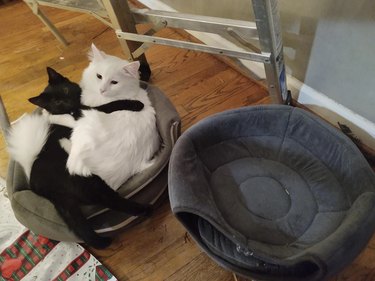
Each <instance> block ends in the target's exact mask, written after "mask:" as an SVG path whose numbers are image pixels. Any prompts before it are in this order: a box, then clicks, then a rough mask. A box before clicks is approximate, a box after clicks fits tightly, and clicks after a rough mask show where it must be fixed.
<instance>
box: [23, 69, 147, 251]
mask: <svg viewBox="0 0 375 281" xmlns="http://www.w3.org/2000/svg"><path fill="white" fill-rule="evenodd" d="M48 76H49V85H48V86H47V88H46V89H45V91H44V92H43V93H42V94H41V95H40V96H44V97H43V98H32V100H33V101H34V102H35V101H36V102H37V104H38V105H40V106H42V107H43V108H45V109H47V110H48V111H51V112H53V113H56V112H58V114H63V113H71V112H72V110H73V111H74V112H76V111H75V110H76V108H73V107H74V106H77V105H78V106H80V103H77V101H79V98H80V95H81V90H80V88H79V86H78V85H77V84H75V83H72V82H70V81H69V80H68V79H67V78H65V77H63V76H61V75H60V74H58V73H57V72H55V71H54V70H53V69H50V68H49V69H48ZM46 97H47V98H46ZM126 104H127V106H128V108H129V106H130V107H131V109H130V110H134V104H133V103H132V102H131V103H130V104H129V103H126ZM141 104H142V103H141ZM122 105H123V106H124V104H122ZM136 106H138V107H137V108H138V109H139V110H141V109H142V108H143V104H142V106H140V105H139V104H136ZM103 107H104V110H103V111H104V112H107V113H110V108H114V110H121V108H120V107H121V105H120V104H115V105H112V106H111V105H109V106H108V105H106V106H103ZM141 107H142V108H141ZM99 109H100V107H99ZM122 110H123V108H122ZM64 111H65V112H64ZM136 111H137V110H136ZM70 134H71V129H69V128H66V127H63V126H58V125H52V126H51V129H50V135H49V137H48V140H47V142H46V144H45V145H44V147H43V149H42V151H41V152H40V154H39V155H38V157H37V159H36V160H35V162H34V164H33V166H32V169H31V174H30V187H31V189H32V190H33V191H34V192H35V193H37V194H39V195H41V196H43V197H45V198H47V199H49V200H50V201H51V202H52V203H53V204H54V206H55V208H56V210H57V212H58V213H59V214H60V215H61V217H62V218H63V219H64V221H65V222H66V224H67V225H68V226H69V227H70V228H71V229H72V231H73V232H74V233H75V234H76V235H77V236H78V237H80V238H81V239H82V240H83V241H84V242H86V243H87V244H88V245H90V246H93V247H95V248H105V247H107V246H109V244H110V243H111V239H110V238H108V237H101V236H99V235H98V234H96V233H95V231H94V230H93V229H92V227H91V226H90V225H89V223H88V221H87V220H86V218H85V217H84V215H83V213H82V211H81V208H80V206H81V205H85V204H96V205H102V206H103V207H107V208H110V209H113V210H116V211H121V212H125V213H127V214H130V215H135V216H139V215H140V216H144V215H149V214H150V212H151V207H150V206H149V205H141V204H139V203H136V202H133V201H131V200H128V199H125V198H122V197H121V196H120V195H119V194H118V193H117V192H115V191H113V190H112V189H111V188H110V187H109V186H108V185H107V184H106V183H105V182H104V181H103V180H102V179H101V178H100V177H98V176H95V175H93V176H91V177H81V176H72V175H70V174H69V172H68V171H67V169H66V161H67V159H68V155H67V153H66V152H65V151H64V150H63V149H62V148H61V146H60V144H59V140H60V139H61V138H69V136H70Z"/></svg>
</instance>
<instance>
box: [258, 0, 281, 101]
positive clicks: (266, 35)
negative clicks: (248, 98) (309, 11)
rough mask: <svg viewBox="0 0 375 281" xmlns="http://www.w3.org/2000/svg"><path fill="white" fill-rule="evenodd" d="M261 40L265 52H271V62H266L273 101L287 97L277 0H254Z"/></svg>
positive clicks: (269, 89) (262, 49)
mask: <svg viewBox="0 0 375 281" xmlns="http://www.w3.org/2000/svg"><path fill="white" fill-rule="evenodd" d="M252 3H253V9H254V14H255V22H256V25H257V30H258V35H259V42H260V47H261V51H262V52H263V53H270V54H271V58H270V63H269V64H266V63H265V64H264V68H265V71H266V78H267V84H268V91H269V93H270V96H271V98H272V100H273V102H276V103H283V102H284V101H285V100H286V99H287V87H286V74H285V65H284V56H283V42H282V36H281V26H280V17H279V13H278V9H277V0H252Z"/></svg>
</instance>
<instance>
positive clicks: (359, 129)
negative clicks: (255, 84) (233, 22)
mask: <svg viewBox="0 0 375 281" xmlns="http://www.w3.org/2000/svg"><path fill="white" fill-rule="evenodd" d="M138 1H139V2H140V3H142V4H143V5H145V6H147V7H149V8H150V9H153V10H163V11H170V12H176V10H175V9H173V8H172V7H170V6H169V5H167V4H165V3H163V2H161V1H160V0H138ZM186 31H187V32H189V33H190V34H191V35H193V36H194V37H196V38H197V39H198V40H200V41H202V42H203V43H205V44H207V45H212V46H218V47H223V48H229V49H233V50H243V49H241V48H240V47H238V46H237V45H235V44H233V43H232V42H230V41H228V40H227V39H225V38H223V37H221V36H219V35H215V34H211V33H204V32H198V31H191V30H186ZM240 62H241V63H242V64H243V66H245V67H246V68H248V69H249V70H250V71H251V72H252V73H253V74H255V75H256V77H258V79H259V80H261V79H264V78H265V73H264V67H263V64H261V63H257V62H251V61H247V60H240ZM287 81H288V88H289V89H290V90H291V92H292V97H293V99H294V100H296V101H297V102H298V103H300V104H302V105H304V106H305V107H306V108H308V109H310V110H311V111H312V112H314V113H316V114H317V115H319V116H321V117H323V118H324V119H325V120H327V121H328V122H330V123H331V124H333V125H334V126H336V127H337V122H340V123H342V124H346V125H347V126H348V127H350V129H351V130H352V131H353V133H354V134H355V135H356V136H357V137H358V138H359V139H360V140H361V141H362V142H363V144H365V145H366V146H368V147H370V148H371V149H373V150H375V123H373V122H371V121H369V120H367V119H366V118H364V117H362V116H360V115H358V114H357V113H355V112H354V111H352V110H350V109H348V108H347V107H345V106H343V105H341V104H339V103H337V102H336V101H334V100H332V99H330V98H329V97H327V96H326V95H324V94H323V93H320V92H318V91H316V90H315V89H313V88H311V87H309V86H307V85H306V84H303V83H302V82H301V81H299V80H297V79H296V78H294V77H292V76H290V75H288V76H287Z"/></svg>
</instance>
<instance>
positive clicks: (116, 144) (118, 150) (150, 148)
mask: <svg viewBox="0 0 375 281" xmlns="http://www.w3.org/2000/svg"><path fill="white" fill-rule="evenodd" d="M91 49H92V53H91V54H90V55H89V58H90V60H91V62H90V64H89V66H88V67H87V68H86V69H85V70H84V72H83V76H82V81H81V83H80V86H81V87H82V96H81V102H82V104H84V105H88V106H99V105H102V104H106V103H108V102H111V101H115V100H121V99H130V100H138V101H141V102H142V103H143V104H144V108H143V109H142V110H141V111H139V112H134V111H116V112H113V113H111V114H103V113H101V112H98V111H91V110H85V111H84V113H83V117H82V118H80V119H79V120H77V121H73V120H72V118H70V117H67V116H64V117H63V116H58V115H54V116H52V117H53V118H51V121H52V122H53V123H58V124H62V125H67V126H69V127H73V132H72V135H71V137H70V141H71V144H70V145H69V144H68V143H66V141H65V142H62V144H63V146H65V148H66V149H67V150H70V152H69V157H68V161H67V168H68V170H69V173H70V174H72V175H74V174H76V175H81V176H89V175H91V174H96V175H98V176H99V177H101V178H102V179H103V180H104V181H105V182H106V183H107V184H108V185H109V186H110V187H111V188H113V189H115V190H116V189H118V188H119V187H120V186H121V185H122V184H123V183H124V182H125V181H126V180H128V179H129V178H130V177H131V176H133V175H134V174H136V173H139V172H140V171H142V170H144V169H146V168H148V167H150V166H151V165H152V164H153V160H152V158H153V156H154V154H155V153H156V152H157V151H158V149H159V146H160V138H159V134H158V131H157V128H156V119H155V110H154V108H153V107H152V104H151V101H150V100H149V98H148V96H147V92H146V91H145V90H143V89H142V88H141V87H140V86H139V74H138V69H139V62H137V61H135V62H128V61H126V60H122V59H120V58H118V57H114V56H110V55H107V54H105V53H104V52H102V51H100V50H98V49H97V48H96V47H95V45H94V44H93V45H92V46H91ZM64 118H65V119H64ZM63 119H64V120H63Z"/></svg>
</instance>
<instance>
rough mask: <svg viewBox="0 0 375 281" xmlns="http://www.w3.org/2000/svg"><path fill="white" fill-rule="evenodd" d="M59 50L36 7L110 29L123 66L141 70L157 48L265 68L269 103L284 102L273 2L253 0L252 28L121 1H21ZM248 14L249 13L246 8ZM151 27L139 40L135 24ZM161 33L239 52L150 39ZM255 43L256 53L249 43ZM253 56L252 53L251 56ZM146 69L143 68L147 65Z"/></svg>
mask: <svg viewBox="0 0 375 281" xmlns="http://www.w3.org/2000/svg"><path fill="white" fill-rule="evenodd" d="M24 1H25V2H26V3H27V4H28V6H29V7H30V8H31V9H32V11H33V12H34V13H35V14H36V15H37V16H38V17H39V18H40V19H41V20H42V21H43V22H44V23H45V24H46V26H47V27H48V28H50V30H51V31H52V33H53V34H54V35H55V36H56V38H57V39H58V40H59V41H60V42H62V43H63V44H64V45H66V44H67V41H66V40H65V39H64V37H63V36H62V35H61V34H60V33H59V31H58V30H57V29H56V28H55V27H54V26H53V24H52V23H51V22H50V21H49V20H48V18H47V17H46V16H45V14H43V12H42V11H41V10H40V9H39V5H44V6H51V7H55V8H62V9H68V10H72V11H78V12H84V13H88V14H91V15H93V16H95V17H96V18H98V19H100V20H101V21H103V22H104V23H105V24H107V25H108V26H110V27H112V28H113V29H114V30H115V31H116V34H117V37H118V38H119V40H120V44H121V46H122V49H123V51H124V53H125V56H126V57H127V59H128V60H134V59H138V60H140V61H141V63H143V64H144V65H147V60H146V57H145V55H144V52H145V50H147V48H149V47H150V45H152V44H160V45H167V46H173V47H178V48H184V49H189V50H195V51H202V52H207V53H212V54H216V55H224V56H229V57H234V58H237V59H245V60H251V61H256V62H260V63H263V64H264V68H265V73H266V79H267V84H268V91H269V94H270V96H271V98H272V100H273V102H274V103H285V102H286V101H287V100H288V99H289V98H290V97H288V91H287V87H286V74H285V65H284V57H283V43H282V36H281V28H280V18H279V13H278V8H277V0H252V8H253V10H254V15H255V23H254V22H250V21H242V20H232V19H224V18H217V17H208V16H198V15H191V14H182V13H175V12H166V11H156V10H149V9H133V8H130V7H129V3H128V1H126V0H24ZM249 8H250V7H249ZM145 23H151V24H152V27H151V28H150V30H149V31H147V32H146V33H145V34H138V33H137V31H136V25H137V24H145ZM165 27H173V28H182V29H188V30H195V31H201V32H209V33H214V34H218V35H221V36H226V37H228V36H230V38H231V40H232V41H236V44H237V45H240V46H242V47H243V48H244V50H243V51H238V50H231V49H226V48H219V47H217V46H209V45H204V44H198V43H192V42H186V41H180V40H174V39H167V38H161V37H156V36H153V35H154V34H155V32H157V31H158V30H160V29H162V28H165ZM254 38H257V39H259V45H260V50H259V49H258V48H257V47H254V46H253V44H251V43H250V39H251V40H253V39H254ZM253 50H257V52H254V51H253ZM147 66H148V65H147Z"/></svg>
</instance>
